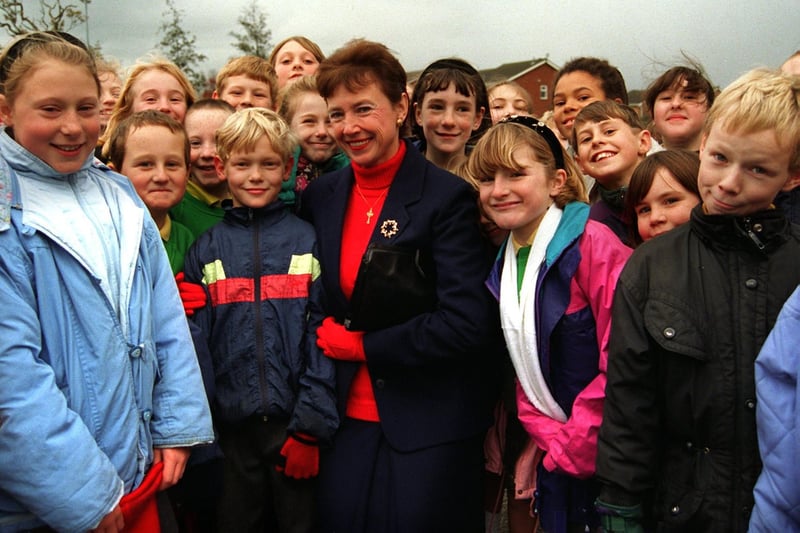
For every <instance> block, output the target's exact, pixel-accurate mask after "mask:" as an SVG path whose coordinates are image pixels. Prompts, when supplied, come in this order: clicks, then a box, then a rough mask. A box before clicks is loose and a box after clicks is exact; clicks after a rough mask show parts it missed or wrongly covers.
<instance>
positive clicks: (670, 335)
mask: <svg viewBox="0 0 800 533" xmlns="http://www.w3.org/2000/svg"><path fill="white" fill-rule="evenodd" d="M663 333H664V336H665V337H666V338H668V339H672V338H673V337H675V329H674V328H664V332H663Z"/></svg>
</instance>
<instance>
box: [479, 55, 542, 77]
mask: <svg viewBox="0 0 800 533" xmlns="http://www.w3.org/2000/svg"><path fill="white" fill-rule="evenodd" d="M542 65H549V66H550V67H551V68H552V69H553V70H556V71H557V70H558V67H557V66H556V65H555V64H554V63H553V62H552V61H550V60H549V59H548V58H546V57H544V58H538V59H531V60H527V61H516V62H514V63H504V64H502V65H500V66H499V67H495V68H492V69H485V70H481V71H480V73H481V76H483V79H484V81H486V83H492V82H497V81H505V80H509V81H513V80H514V79H516V78H519V77H520V76H523V75H525V74H527V73H528V72H530V71H531V70H533V69H536V68H539V67H540V66H542Z"/></svg>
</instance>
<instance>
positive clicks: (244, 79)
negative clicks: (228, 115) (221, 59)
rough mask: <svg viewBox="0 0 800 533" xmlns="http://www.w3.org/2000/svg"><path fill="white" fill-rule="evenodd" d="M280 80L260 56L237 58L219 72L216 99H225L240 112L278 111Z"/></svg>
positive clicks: (214, 94) (214, 96)
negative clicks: (248, 109) (261, 109)
mask: <svg viewBox="0 0 800 533" xmlns="http://www.w3.org/2000/svg"><path fill="white" fill-rule="evenodd" d="M277 92H278V79H277V78H276V77H275V70H274V69H273V68H272V65H270V64H269V61H267V60H266V59H263V58H261V57H258V56H241V57H235V58H233V59H231V60H230V61H228V62H227V63H226V64H225V66H223V67H222V69H220V71H219V72H218V73H217V81H216V89H215V90H214V93H213V95H212V96H213V98H218V99H220V100H225V101H226V102H228V103H229V104H230V105H232V106H233V107H235V108H236V110H237V111H238V110H240V109H246V108H248V107H263V108H266V109H274V108H275V100H276V97H277Z"/></svg>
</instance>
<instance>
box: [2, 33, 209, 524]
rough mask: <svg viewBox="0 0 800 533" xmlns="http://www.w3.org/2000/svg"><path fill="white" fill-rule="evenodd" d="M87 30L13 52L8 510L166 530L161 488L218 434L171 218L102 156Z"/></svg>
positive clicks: (5, 330)
mask: <svg viewBox="0 0 800 533" xmlns="http://www.w3.org/2000/svg"><path fill="white" fill-rule="evenodd" d="M74 42H75V39H74V38H71V40H70V41H69V42H68V41H66V40H64V39H62V38H61V36H60V34H57V33H55V32H52V33H51V32H43V33H42V32H35V33H32V34H28V35H25V36H22V37H21V38H19V39H17V40H15V41H14V42H13V43H12V44H11V45H10V46H9V47H7V48H6V49H5V50H4V51H3V53H2V54H0V88H1V89H2V90H1V91H0V93H2V94H1V95H0V117H1V118H2V120H3V123H4V124H5V128H4V129H3V130H2V132H0V157H2V159H1V160H0V169H2V172H0V174H2V176H0V177H1V178H4V179H6V180H8V181H9V185H10V188H8V189H6V190H5V191H4V192H8V193H9V195H10V196H12V198H13V200H12V209H11V216H10V219H9V220H6V221H5V228H3V229H4V231H0V308H2V309H4V310H6V311H5V312H4V313H3V314H2V317H0V353H2V354H3V356H2V358H0V411H2V432H0V450H2V456H3V460H2V461H0V479H2V480H3V482H2V487H0V500H1V501H3V502H4V503H3V505H2V506H0V507H1V509H0V523H2V524H3V525H4V527H6V526H7V527H9V528H10V529H11V530H14V531H22V530H28V529H34V530H36V529H39V528H41V529H46V530H51V529H50V528H52V529H53V530H58V531H87V530H90V529H96V530H97V531H103V532H107V533H114V532H116V531H121V530H122V529H123V528H124V529H125V531H132V532H143V531H158V516H157V509H156V500H155V495H156V491H157V490H159V489H160V490H164V489H166V488H168V487H170V486H172V485H174V484H175V483H176V482H177V481H178V480H179V479H180V478H181V476H182V475H183V470H184V466H185V464H186V460H187V458H188V457H189V448H188V447H189V446H193V445H195V444H199V443H203V442H210V441H212V440H213V438H214V434H213V431H212V428H211V417H210V412H209V410H208V404H207V402H206V400H205V398H204V397H203V385H202V381H201V377H200V371H199V369H198V365H197V358H196V356H195V353H194V350H193V349H192V347H191V346H192V344H191V342H192V341H191V338H190V336H189V330H188V328H187V326H186V319H185V317H184V312H183V308H182V306H181V302H180V299H179V297H178V290H177V287H176V285H175V280H174V279H173V277H172V272H171V270H170V266H169V263H168V261H167V256H166V254H165V253H164V250H163V245H162V244H161V239H160V236H159V232H158V229H157V228H156V226H155V224H154V223H153V221H152V219H151V218H150V215H149V214H148V213H147V211H146V210H145V207H144V205H143V204H142V202H141V200H140V199H139V198H138V196H137V195H136V192H135V191H134V189H133V187H132V186H131V184H130V183H129V181H128V180H127V179H126V178H125V177H124V176H121V175H119V174H116V173H114V172H112V171H110V170H109V169H108V168H107V167H105V166H103V165H100V164H99V163H97V162H96V161H95V160H94V157H93V151H94V148H95V144H96V142H97V137H98V133H99V131H100V119H99V111H100V103H99V93H100V82H99V80H98V78H97V71H96V70H95V64H94V60H93V59H92V57H91V56H90V54H89V53H88V52H87V51H86V50H85V49H84V48H81V47H79V46H77V45H75V44H72V43H74ZM11 310H13V311H11ZM131 494H133V497H134V499H137V500H139V501H140V502H141V506H139V507H133V508H132V507H131V501H130V498H128V495H131ZM145 509H146V511H145ZM45 526H46V527H45Z"/></svg>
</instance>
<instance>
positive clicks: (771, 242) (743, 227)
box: [691, 204, 791, 256]
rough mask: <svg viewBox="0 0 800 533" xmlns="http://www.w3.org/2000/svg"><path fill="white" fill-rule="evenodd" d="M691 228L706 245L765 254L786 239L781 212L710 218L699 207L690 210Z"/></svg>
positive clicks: (786, 225) (787, 229)
mask: <svg viewBox="0 0 800 533" xmlns="http://www.w3.org/2000/svg"><path fill="white" fill-rule="evenodd" d="M691 228H692V230H693V231H694V232H696V233H697V235H698V236H699V237H700V238H701V239H703V240H704V241H706V242H707V243H708V244H709V246H714V247H717V248H722V249H739V250H744V251H748V252H751V253H754V254H757V255H764V256H765V255H766V254H768V253H770V252H771V251H772V250H774V249H775V248H777V247H778V246H780V245H781V244H783V243H784V242H786V241H787V240H789V238H790V235H791V231H790V223H789V220H788V219H787V218H786V216H785V215H784V213H783V210H781V209H767V210H764V211H759V212H758V213H753V214H751V215H748V216H744V217H742V216H730V215H709V214H706V213H705V212H704V210H703V204H698V205H697V207H695V208H694V209H693V210H692V216H691Z"/></svg>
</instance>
